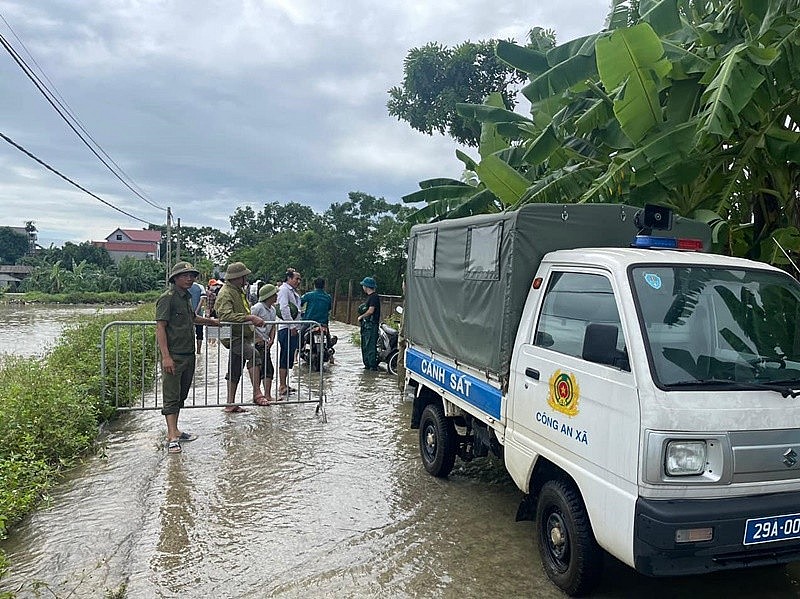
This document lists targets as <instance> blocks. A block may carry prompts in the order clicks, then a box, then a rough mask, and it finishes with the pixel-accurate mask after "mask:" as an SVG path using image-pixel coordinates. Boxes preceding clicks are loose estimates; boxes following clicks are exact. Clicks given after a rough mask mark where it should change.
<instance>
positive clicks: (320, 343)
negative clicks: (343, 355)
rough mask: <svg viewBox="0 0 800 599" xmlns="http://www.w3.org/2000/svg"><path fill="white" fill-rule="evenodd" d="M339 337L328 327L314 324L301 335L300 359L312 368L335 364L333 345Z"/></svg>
mask: <svg viewBox="0 0 800 599" xmlns="http://www.w3.org/2000/svg"><path fill="white" fill-rule="evenodd" d="M338 340H339V338H338V337H337V336H336V335H329V334H328V327H326V326H324V325H312V326H310V327H308V328H306V329H305V330H304V331H303V332H302V333H301V337H300V359H301V360H304V361H306V362H308V363H309V365H310V366H311V369H312V370H319V369H320V364H333V354H335V353H336V350H335V349H333V346H334V345H336V342H337V341H338Z"/></svg>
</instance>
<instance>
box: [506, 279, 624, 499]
mask: <svg viewBox="0 0 800 599" xmlns="http://www.w3.org/2000/svg"><path fill="white" fill-rule="evenodd" d="M544 287H545V295H544V298H543V299H542V301H541V302H540V303H539V306H540V308H539V314H538V317H537V318H536V319H535V320H534V322H533V326H532V330H530V331H529V332H528V339H527V340H525V342H524V343H522V344H521V345H519V346H518V347H517V348H516V350H515V358H514V361H513V363H512V370H513V376H512V377H511V384H512V393H511V394H510V398H513V399H512V401H510V405H509V412H510V418H509V429H511V430H510V437H511V438H510V439H508V437H509V435H507V439H508V441H510V444H511V445H512V446H517V447H518V448H519V449H520V450H522V451H524V452H526V453H528V452H531V453H532V454H534V455H536V454H540V453H541V454H543V455H546V456H547V457H548V458H549V459H551V461H555V462H556V463H562V462H563V463H568V464H569V465H570V471H575V474H573V477H574V478H576V480H577V479H578V478H579V476H582V475H587V476H589V477H591V478H593V479H596V478H597V477H600V478H601V479H603V480H605V481H606V482H607V483H608V484H610V485H611V486H617V485H618V484H619V485H621V487H623V488H624V489H625V492H626V493H631V494H633V495H634V496H635V495H636V494H637V487H636V483H637V461H638V447H639V401H638V395H637V391H636V385H635V381H634V376H633V374H632V373H631V369H630V364H629V360H628V354H627V348H628V344H627V343H626V335H625V331H624V327H623V326H622V321H621V319H620V312H619V309H618V305H619V302H617V300H616V296H615V292H614V287H615V285H614V281H613V279H612V278H611V277H610V276H609V273H606V272H605V271H601V270H588V271H587V270H583V271H581V272H578V271H576V270H571V269H568V268H564V269H563V270H558V269H555V268H554V269H551V270H550V273H549V275H548V276H547V280H546V281H545V285H544ZM523 334H524V333H523ZM508 449H509V448H508V447H507V450H508ZM562 465H563V464H562ZM512 474H513V473H512ZM578 482H579V484H580V481H578ZM598 499H601V498H598ZM602 500H603V501H607V500H611V497H604V498H602ZM587 503H588V499H587ZM590 509H591V508H590Z"/></svg>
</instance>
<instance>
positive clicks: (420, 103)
mask: <svg viewBox="0 0 800 599" xmlns="http://www.w3.org/2000/svg"><path fill="white" fill-rule="evenodd" d="M496 44H497V41H496V40H487V41H479V42H464V43H461V44H459V45H457V46H455V47H453V48H449V47H447V46H443V45H441V44H438V43H436V42H431V43H429V44H426V45H424V46H422V47H421V48H412V49H411V50H409V51H408V54H407V55H406V58H405V61H404V62H403V71H404V76H403V82H402V84H401V85H399V86H395V87H392V88H391V89H390V90H389V101H388V102H387V104H386V106H387V108H388V110H389V114H390V115H392V116H395V117H397V118H398V119H400V120H403V121H406V122H407V123H408V124H409V125H410V126H411V127H412V128H413V129H416V130H417V131H420V132H422V133H427V134H428V135H431V134H433V133H434V132H438V133H441V134H446V135H449V136H450V137H452V138H453V139H455V140H456V141H457V142H458V143H460V144H463V145H467V146H473V147H474V146H477V145H478V140H479V139H480V133H481V127H480V123H479V122H478V121H476V120H475V119H474V118H471V116H469V115H464V114H460V113H458V112H457V111H456V105H457V104H458V103H460V102H470V103H480V102H483V100H484V98H486V96H488V95H489V94H490V93H492V92H500V94H501V96H502V98H503V103H504V106H505V107H506V108H508V109H509V110H513V109H514V106H515V105H516V99H515V96H516V90H515V86H517V85H519V84H520V83H522V82H523V81H524V80H525V73H524V72H522V71H520V70H518V69H515V68H513V67H512V66H511V65H509V64H508V63H506V62H504V61H503V60H501V59H499V58H498V56H497V55H496V54H495V51H494V49H495V46H496ZM554 45H555V35H554V33H553V32H552V31H551V30H545V29H542V28H539V27H537V28H535V29H533V30H531V32H530V34H529V43H528V47H532V48H536V49H538V50H546V49H548V48H551V47H553V46H554Z"/></svg>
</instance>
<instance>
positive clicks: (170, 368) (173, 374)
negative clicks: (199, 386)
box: [156, 262, 219, 453]
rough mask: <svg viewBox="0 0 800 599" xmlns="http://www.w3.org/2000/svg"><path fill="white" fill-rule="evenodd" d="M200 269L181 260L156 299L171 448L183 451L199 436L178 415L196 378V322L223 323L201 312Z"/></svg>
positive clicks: (168, 441)
mask: <svg viewBox="0 0 800 599" xmlns="http://www.w3.org/2000/svg"><path fill="white" fill-rule="evenodd" d="M199 274H200V273H199V272H198V271H197V269H196V268H194V267H193V266H192V265H191V264H189V263H188V262H178V263H177V264H176V265H175V266H174V267H173V268H172V271H171V272H170V273H169V282H170V283H171V285H170V288H169V289H168V290H167V291H165V292H164V293H163V294H162V295H161V297H159V298H158V300H157V301H156V341H157V342H158V349H159V351H160V352H161V370H162V386H163V396H164V407H163V408H161V413H162V414H163V415H164V418H165V419H166V421H167V451H168V452H169V453H180V452H181V443H182V442H186V441H194V440H195V439H196V438H197V436H196V435H193V434H191V433H186V432H181V431H180V429H178V415H179V414H180V411H181V408H182V407H183V404H184V402H185V401H186V398H187V397H188V396H189V389H190V388H191V386H192V380H193V379H194V367H195V325H209V326H219V321H218V320H217V319H216V318H204V317H202V316H197V315H196V314H195V313H194V310H193V309H192V301H191V298H190V296H189V291H188V290H189V288H190V287H191V286H192V283H194V280H195V279H196V278H197V275H199Z"/></svg>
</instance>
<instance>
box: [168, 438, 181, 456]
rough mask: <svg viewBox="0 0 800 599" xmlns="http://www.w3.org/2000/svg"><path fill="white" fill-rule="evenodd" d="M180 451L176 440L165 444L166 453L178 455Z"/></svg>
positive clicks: (179, 445)
mask: <svg viewBox="0 0 800 599" xmlns="http://www.w3.org/2000/svg"><path fill="white" fill-rule="evenodd" d="M182 451H183V448H182V447H181V444H180V443H179V442H178V440H177V439H173V440H172V441H170V442H169V443H168V444H167V453H180V452H182Z"/></svg>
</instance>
